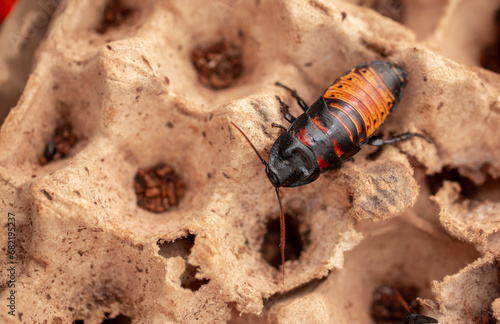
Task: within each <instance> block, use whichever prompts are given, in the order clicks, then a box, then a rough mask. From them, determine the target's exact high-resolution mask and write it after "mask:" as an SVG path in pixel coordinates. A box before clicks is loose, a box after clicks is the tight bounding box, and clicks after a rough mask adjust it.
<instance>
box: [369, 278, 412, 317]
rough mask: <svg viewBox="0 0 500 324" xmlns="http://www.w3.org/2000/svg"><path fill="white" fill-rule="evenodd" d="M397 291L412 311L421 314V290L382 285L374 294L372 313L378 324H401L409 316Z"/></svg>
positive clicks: (410, 287)
mask: <svg viewBox="0 0 500 324" xmlns="http://www.w3.org/2000/svg"><path fill="white" fill-rule="evenodd" d="M396 290H397V291H398V292H399V294H400V295H401V298H402V300H403V301H404V302H406V303H407V304H408V306H409V308H410V310H411V311H413V312H415V313H419V312H420V305H419V304H418V302H417V299H416V298H417V297H418V296H419V295H418V293H419V289H418V288H417V287H415V286H403V285H394V286H393V285H382V286H380V287H378V288H377V289H376V290H375V292H374V293H373V300H372V305H371V308H370V313H371V315H372V318H373V320H374V321H375V323H377V324H396V323H400V322H401V320H402V319H403V318H405V317H406V316H407V315H408V311H407V310H406V308H405V307H404V305H403V303H402V301H401V300H400V299H399V298H398V296H397V293H396Z"/></svg>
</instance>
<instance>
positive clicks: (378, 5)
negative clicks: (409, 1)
mask: <svg viewBox="0 0 500 324" xmlns="http://www.w3.org/2000/svg"><path fill="white" fill-rule="evenodd" d="M360 5H361V6H365V7H370V8H372V9H373V10H375V11H376V12H378V13H379V14H381V15H382V16H385V17H387V18H391V19H392V20H394V21H397V22H398V23H403V22H404V16H405V7H404V4H403V2H402V1H401V0H371V1H367V0H362V1H361V3H360Z"/></svg>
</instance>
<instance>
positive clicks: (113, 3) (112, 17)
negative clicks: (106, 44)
mask: <svg viewBox="0 0 500 324" xmlns="http://www.w3.org/2000/svg"><path fill="white" fill-rule="evenodd" d="M133 14H134V9H133V8H130V7H127V6H126V5H124V4H123V2H122V1H121V0H109V1H108V2H107V4H106V8H105V9H104V13H103V16H102V20H101V24H100V25H99V27H97V28H96V32H98V33H99V34H104V33H106V32H107V31H108V29H111V28H116V27H119V26H120V25H121V24H123V23H124V22H125V21H126V20H127V19H129V18H130V17H131V16H132V15H133Z"/></svg>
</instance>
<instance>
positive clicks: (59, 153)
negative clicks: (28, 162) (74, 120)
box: [38, 119, 78, 165]
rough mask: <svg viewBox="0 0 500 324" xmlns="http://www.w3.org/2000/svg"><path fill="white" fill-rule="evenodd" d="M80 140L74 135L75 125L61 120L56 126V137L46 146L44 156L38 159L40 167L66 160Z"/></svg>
mask: <svg viewBox="0 0 500 324" xmlns="http://www.w3.org/2000/svg"><path fill="white" fill-rule="evenodd" d="M77 141H78V138H77V137H76V136H75V134H73V125H71V124H70V122H69V121H67V120H66V119H61V120H60V121H59V122H58V123H57V126H56V129H55V131H54V136H53V137H52V139H51V140H49V141H48V142H47V144H46V145H45V150H44V153H43V156H42V157H40V158H39V159H38V162H39V163H40V165H45V164H47V163H49V162H51V161H54V160H59V159H62V158H65V157H67V156H68V155H69V153H70V151H71V149H72V148H73V146H75V144H76V142H77Z"/></svg>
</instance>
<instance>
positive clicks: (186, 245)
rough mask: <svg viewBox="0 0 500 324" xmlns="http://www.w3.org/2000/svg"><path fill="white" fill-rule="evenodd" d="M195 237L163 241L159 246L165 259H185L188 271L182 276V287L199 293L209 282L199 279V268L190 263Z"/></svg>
mask: <svg viewBox="0 0 500 324" xmlns="http://www.w3.org/2000/svg"><path fill="white" fill-rule="evenodd" d="M194 239H195V236H194V235H192V234H189V235H188V236H187V237H185V238H180V239H177V240H175V241H173V242H165V241H163V240H159V241H158V243H157V244H158V246H159V247H160V252H159V254H160V255H161V256H162V257H164V258H176V257H181V258H182V259H184V261H185V264H186V270H185V271H184V272H183V273H182V274H181V276H180V278H179V279H180V280H181V287H182V288H184V289H189V290H191V291H197V290H198V289H200V288H201V286H203V285H206V284H207V283H208V281H209V280H207V279H201V280H200V279H197V278H196V277H195V276H196V272H197V271H198V268H199V267H196V266H193V265H191V264H189V263H188V261H187V260H188V256H189V254H190V253H191V248H192V247H193V246H194Z"/></svg>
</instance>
